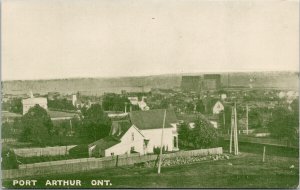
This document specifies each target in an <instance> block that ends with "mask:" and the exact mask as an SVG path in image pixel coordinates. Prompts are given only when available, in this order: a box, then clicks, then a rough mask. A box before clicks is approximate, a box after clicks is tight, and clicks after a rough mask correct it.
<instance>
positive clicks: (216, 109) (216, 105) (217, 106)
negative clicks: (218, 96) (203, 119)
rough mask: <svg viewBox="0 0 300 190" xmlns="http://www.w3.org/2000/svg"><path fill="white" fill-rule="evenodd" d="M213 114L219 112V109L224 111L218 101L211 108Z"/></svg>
mask: <svg viewBox="0 0 300 190" xmlns="http://www.w3.org/2000/svg"><path fill="white" fill-rule="evenodd" d="M212 110H213V114H219V113H220V112H221V111H224V106H223V104H222V103H221V102H220V101H217V102H216V103H215V105H214V106H213V108H212Z"/></svg>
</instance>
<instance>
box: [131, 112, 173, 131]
mask: <svg viewBox="0 0 300 190" xmlns="http://www.w3.org/2000/svg"><path fill="white" fill-rule="evenodd" d="M164 111H165V110H164V109H156V110H149V111H132V112H130V113H129V118H130V121H131V123H132V124H133V125H135V126H136V127H137V128H138V129H140V130H144V129H160V128H162V127H163V119H164ZM172 123H178V120H177V118H176V115H175V112H174V110H167V114H166V125H165V128H171V127H172V126H171V125H170V124H172Z"/></svg>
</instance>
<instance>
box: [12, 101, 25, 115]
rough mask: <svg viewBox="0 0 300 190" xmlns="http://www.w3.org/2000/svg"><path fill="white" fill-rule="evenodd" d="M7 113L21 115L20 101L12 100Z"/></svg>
mask: <svg viewBox="0 0 300 190" xmlns="http://www.w3.org/2000/svg"><path fill="white" fill-rule="evenodd" d="M9 111H10V112H13V113H22V112H23V105H22V99H21V98H13V99H12V100H11V102H10V108H9Z"/></svg>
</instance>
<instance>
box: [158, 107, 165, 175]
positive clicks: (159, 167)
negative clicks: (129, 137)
mask: <svg viewBox="0 0 300 190" xmlns="http://www.w3.org/2000/svg"><path fill="white" fill-rule="evenodd" d="M166 115H167V110H166V109H165V113H164V121H163V128H162V131H161V143H160V154H159V163H158V171H157V173H158V174H160V169H161V160H162V149H163V138H164V128H165V122H166Z"/></svg>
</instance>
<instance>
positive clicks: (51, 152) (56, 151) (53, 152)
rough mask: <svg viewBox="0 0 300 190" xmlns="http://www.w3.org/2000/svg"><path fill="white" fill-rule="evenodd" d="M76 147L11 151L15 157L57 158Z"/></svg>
mask: <svg viewBox="0 0 300 190" xmlns="http://www.w3.org/2000/svg"><path fill="white" fill-rule="evenodd" d="M75 146H76V145H70V146H54V147H45V148H17V149H13V150H14V152H15V154H16V155H17V156H22V157H34V156H57V155H68V154H69V150H70V149H71V148H73V147H75Z"/></svg>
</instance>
